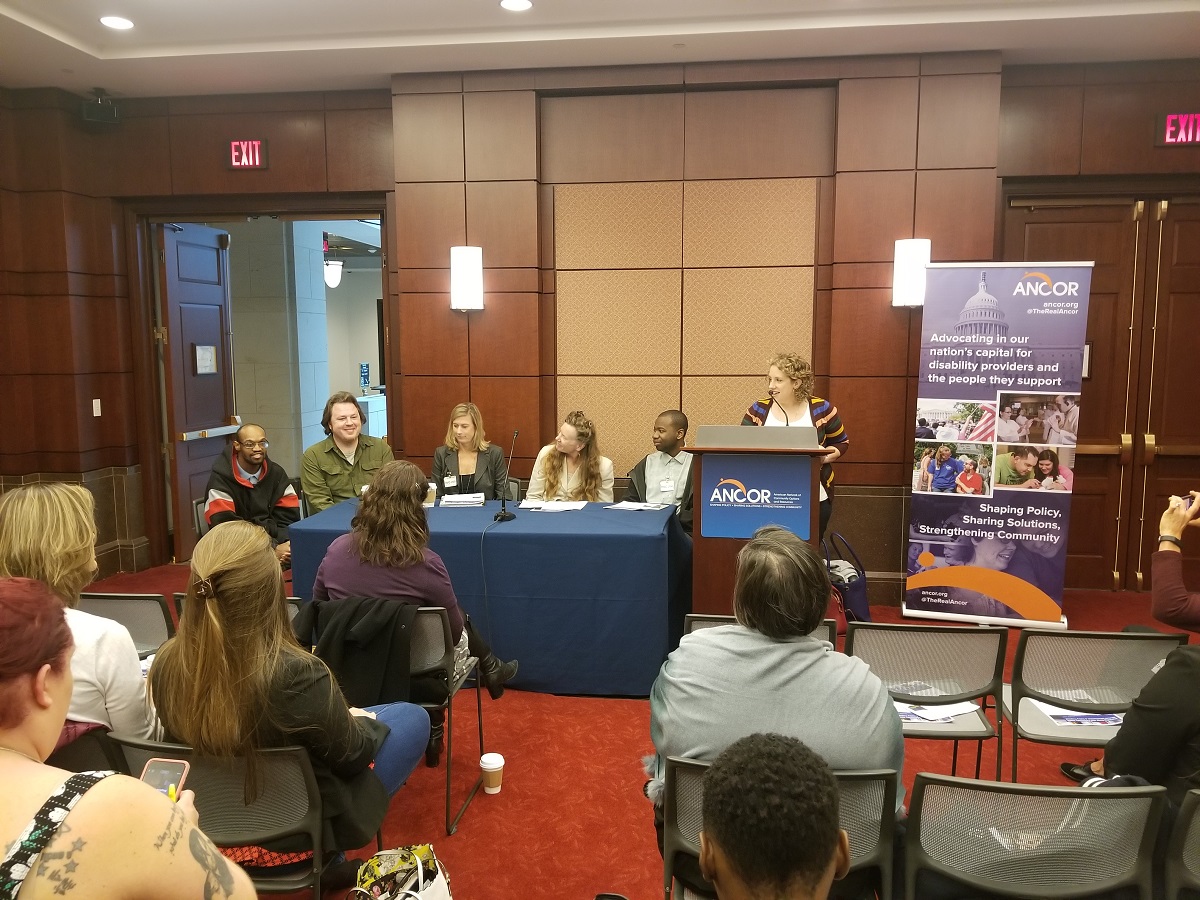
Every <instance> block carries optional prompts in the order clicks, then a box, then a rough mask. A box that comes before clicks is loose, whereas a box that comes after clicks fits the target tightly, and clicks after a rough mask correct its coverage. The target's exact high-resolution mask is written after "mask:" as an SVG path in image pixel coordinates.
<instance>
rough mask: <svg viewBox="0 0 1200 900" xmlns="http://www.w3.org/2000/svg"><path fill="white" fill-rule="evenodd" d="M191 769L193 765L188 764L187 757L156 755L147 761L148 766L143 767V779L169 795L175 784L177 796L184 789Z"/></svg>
mask: <svg viewBox="0 0 1200 900" xmlns="http://www.w3.org/2000/svg"><path fill="white" fill-rule="evenodd" d="M190 769H191V766H190V765H188V761H187V760H186V759H163V758H160V757H155V758H154V759H151V760H147V761H146V768H144V769H142V777H141V780H142V781H144V782H146V784H148V785H150V787H152V788H154V789H155V790H156V791H158V792H160V793H162V794H166V795H168V796H170V790H171V787H172V785H173V786H174V787H175V796H179V792H180V791H182V790H183V782H184V781H185V780H186V779H187V775H188V771H189V770H190Z"/></svg>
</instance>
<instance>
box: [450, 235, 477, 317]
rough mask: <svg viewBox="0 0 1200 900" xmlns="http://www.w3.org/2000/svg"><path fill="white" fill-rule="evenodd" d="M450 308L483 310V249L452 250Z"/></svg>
mask: <svg viewBox="0 0 1200 900" xmlns="http://www.w3.org/2000/svg"><path fill="white" fill-rule="evenodd" d="M450 308H451V309H483V248H482V247H451V248H450Z"/></svg>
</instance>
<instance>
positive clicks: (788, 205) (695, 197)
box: [683, 178, 817, 269]
mask: <svg viewBox="0 0 1200 900" xmlns="http://www.w3.org/2000/svg"><path fill="white" fill-rule="evenodd" d="M816 223H817V183H816V181H815V180H813V179H810V178H770V179H759V180H754V181H689V182H687V183H686V184H685V185H684V189H683V264H684V265H685V266H686V267H687V268H689V269H691V268H700V267H720V266H811V265H812V264H813V259H814V247H815V245H816Z"/></svg>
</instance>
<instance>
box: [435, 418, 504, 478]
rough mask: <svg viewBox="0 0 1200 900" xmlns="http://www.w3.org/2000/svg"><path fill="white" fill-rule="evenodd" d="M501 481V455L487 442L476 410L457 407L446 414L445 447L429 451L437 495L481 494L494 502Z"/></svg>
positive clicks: (502, 465)
mask: <svg viewBox="0 0 1200 900" xmlns="http://www.w3.org/2000/svg"><path fill="white" fill-rule="evenodd" d="M505 478H506V475H505V471H504V452H503V451H502V450H501V449H500V448H499V447H497V446H496V445H495V444H492V443H489V442H488V440H487V436H486V434H485V433H484V430H483V416H482V415H481V414H480V412H479V407H478V406H476V405H475V404H474V403H460V404H458V405H457V406H456V407H454V409H452V410H450V424H449V426H447V428H446V441H445V443H443V444H442V446H440V447H438V448H437V449H436V450H434V451H433V480H434V481H435V482H437V495H438V496H439V497H444V496H445V495H446V494H483V499H484V500H498V499H500V497H501V496H502V495H503V493H504V484H505Z"/></svg>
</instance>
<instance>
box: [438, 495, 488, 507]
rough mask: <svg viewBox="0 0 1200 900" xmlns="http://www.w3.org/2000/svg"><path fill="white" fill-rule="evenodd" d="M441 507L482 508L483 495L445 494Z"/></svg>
mask: <svg viewBox="0 0 1200 900" xmlns="http://www.w3.org/2000/svg"><path fill="white" fill-rule="evenodd" d="M440 505H441V506H483V494H446V496H444V497H442V502H441V504H440Z"/></svg>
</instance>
